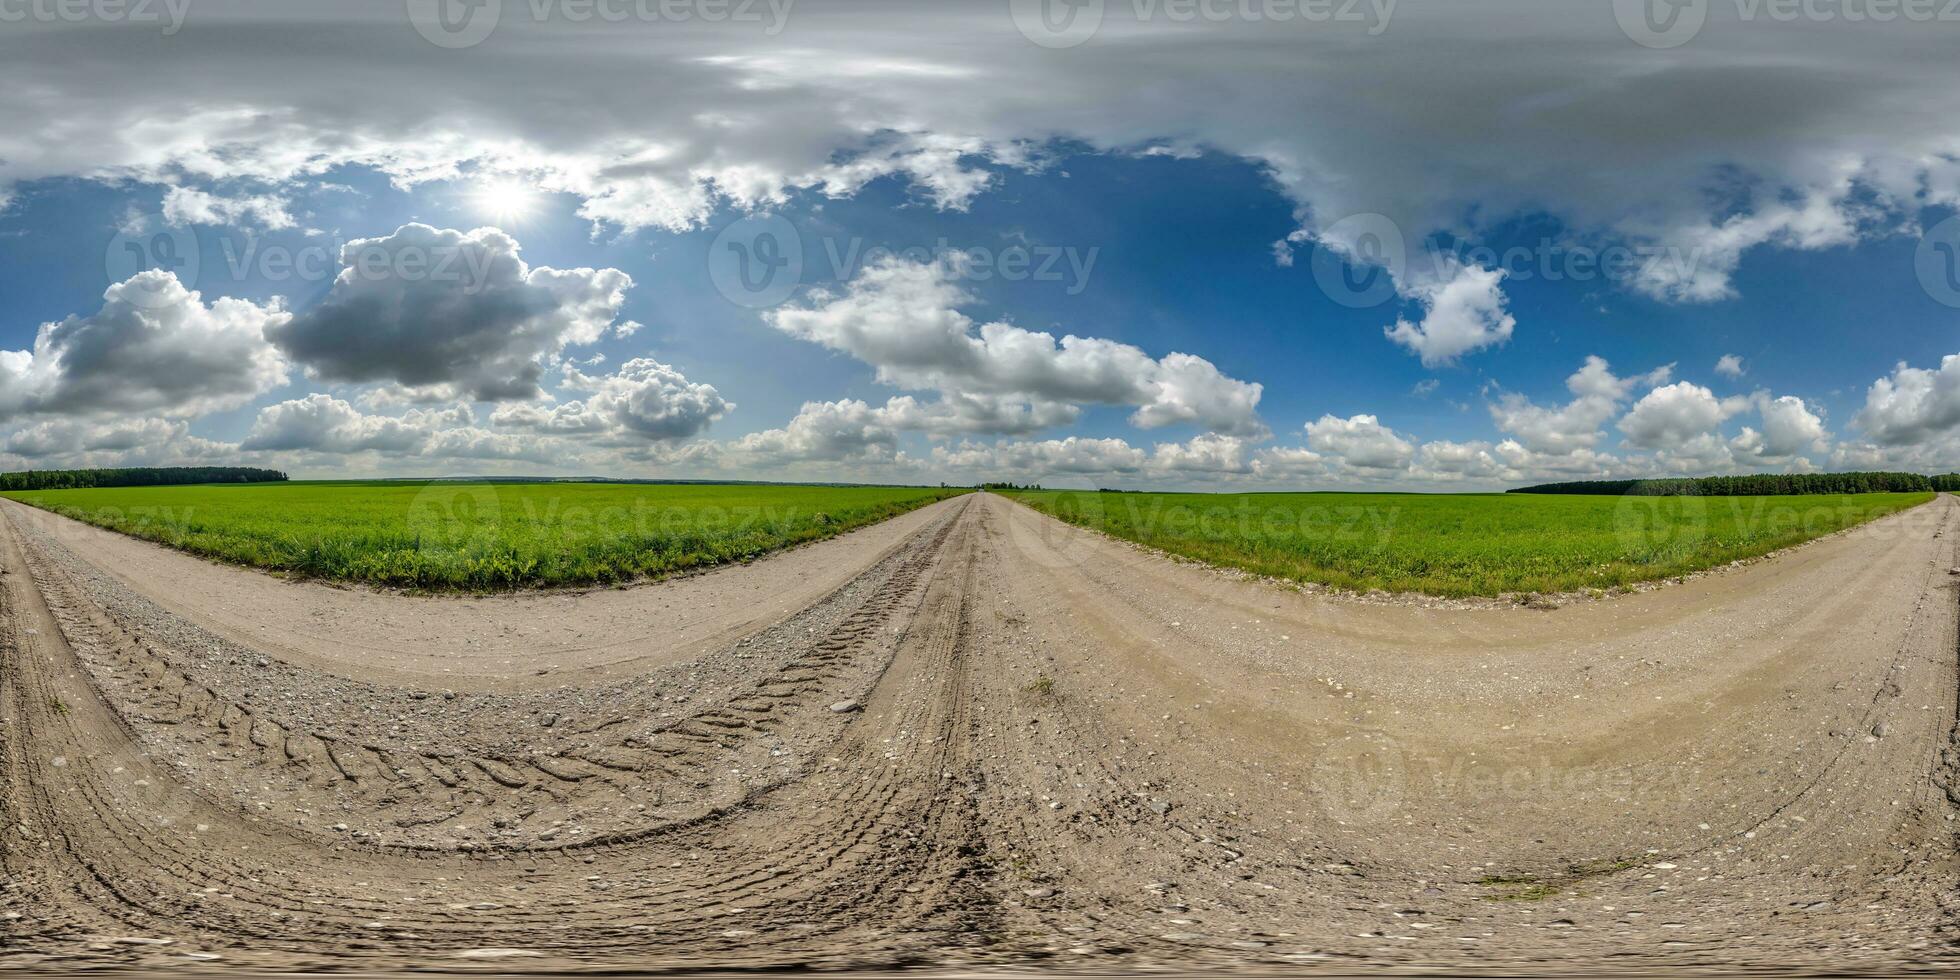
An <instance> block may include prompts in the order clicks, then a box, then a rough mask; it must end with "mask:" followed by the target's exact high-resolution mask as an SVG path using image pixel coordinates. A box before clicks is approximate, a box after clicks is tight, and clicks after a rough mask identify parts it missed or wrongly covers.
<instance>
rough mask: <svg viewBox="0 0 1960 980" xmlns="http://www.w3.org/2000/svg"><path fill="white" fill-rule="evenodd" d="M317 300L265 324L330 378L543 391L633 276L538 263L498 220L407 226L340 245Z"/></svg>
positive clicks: (472, 392) (480, 392)
mask: <svg viewBox="0 0 1960 980" xmlns="http://www.w3.org/2000/svg"><path fill="white" fill-rule="evenodd" d="M341 264H342V269H341V272H340V274H339V275H338V276H337V277H335V279H334V283H333V287H332V289H331V290H330V291H329V292H328V294H327V296H326V298H325V299H323V300H322V301H321V302H320V303H319V305H318V306H315V307H313V308H312V309H310V310H307V311H306V312H304V313H301V314H299V315H298V316H295V317H293V318H292V319H291V320H289V321H286V322H283V323H280V324H277V325H275V326H273V328H272V329H270V330H268V331H267V336H268V338H270V339H271V340H272V342H273V343H275V344H277V345H278V346H279V348H280V349H281V350H283V351H285V353H286V354H287V355H288V356H289V357H291V358H292V359H293V360H294V361H295V362H297V363H299V364H301V365H303V366H304V367H305V368H306V370H307V372H308V373H309V374H311V375H312V376H314V377H317V378H320V379H322V380H326V381H345V382H387V383H393V384H398V385H403V386H406V387H409V388H416V389H434V390H436V391H438V392H439V393H441V394H443V395H463V396H468V397H471V398H475V399H477V400H481V401H502V400H509V399H527V398H535V397H537V396H538V395H539V394H540V393H541V389H540V387H539V382H540V380H541V379H542V378H543V376H544V372H545V369H546V367H547V366H548V362H549V361H550V360H551V359H552V358H555V357H556V356H557V355H558V354H559V353H560V352H561V351H563V350H564V349H565V347H567V346H568V345H574V344H590V343H593V342H594V341H597V340H598V339H599V338H600V337H601V336H602V335H603V334H604V333H605V331H606V328H607V327H609V326H611V325H612V323H613V321H614V320H615V319H616V318H617V317H618V315H619V308H620V305H621V304H622V303H623V302H624V301H625V295H626V290H627V289H629V288H631V287H632V285H633V280H632V278H631V277H630V276H628V275H626V273H624V272H620V271H619V270H617V269H597V270H594V269H569V270H561V269H551V268H545V267H539V268H532V267H531V266H529V265H527V264H526V263H525V262H524V260H523V259H522V258H521V257H519V255H518V244H517V241H516V240H515V239H513V238H511V237H510V236H509V235H506V234H504V233H503V232H501V231H498V230H497V229H495V228H478V229H476V230H475V231H469V232H462V231H454V230H446V229H437V228H431V227H429V226H428V225H422V224H408V225H403V226H402V227H400V228H398V229H396V230H395V231H394V232H393V233H392V234H390V235H388V236H386V237H383V238H368V239H359V240H356V241H352V242H349V243H348V244H347V245H346V246H345V247H344V248H343V249H342V250H341Z"/></svg>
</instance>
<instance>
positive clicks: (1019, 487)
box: [980, 483, 1041, 490]
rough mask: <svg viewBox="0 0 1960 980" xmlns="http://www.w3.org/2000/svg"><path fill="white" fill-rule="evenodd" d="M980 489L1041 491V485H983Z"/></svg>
mask: <svg viewBox="0 0 1960 980" xmlns="http://www.w3.org/2000/svg"><path fill="white" fill-rule="evenodd" d="M980 489H982V490H1039V489H1041V484H1039V483H1026V484H1023V483H982V484H980Z"/></svg>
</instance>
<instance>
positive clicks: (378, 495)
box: [5, 482, 960, 590]
mask: <svg viewBox="0 0 1960 980" xmlns="http://www.w3.org/2000/svg"><path fill="white" fill-rule="evenodd" d="M959 492H960V491H958V490H940V489H926V488H901V487H821V486H737V485H714V486H707V485H691V484H690V485H652V484H616V483H396V482H356V483H258V484H226V485H202V486H175V487H118V488H104V489H87V490H39V491H19V492H11V493H7V494H5V496H7V497H11V498H13V499H15V500H19V501H22V502H24V503H28V504H32V505H34V506H36V507H42V508H45V509H47V510H51V511H54V512H56V513H60V514H64V515H67V516H69V517H73V518H76V519H79V520H82V521H86V522H88V523H90V524H95V525H98V526H101V527H106V528H110V529H113V530H116V531H121V532H124V533H126V534H132V535H135V536H137V537H141V538H148V539H150V540H152V541H158V542H161V543H163V544H167V545H170V546H171V547H174V548H181V549H183V550H185V551H189V552H192V553H194V554H199V555H203V556H205V557H208V558H215V559H218V560H221V561H227V562H234V563H237V564H241V565H251V566H255V567H259V568H265V569H270V570H273V571H277V572H283V573H287V574H292V575H298V576H306V577H313V578H323V579H336V580H341V581H354V582H368V583H374V584H380V585H394V586H407V587H415V588H424V589H467V590H486V589H502V588H511V587H516V586H526V585H574V584H589V583H606V582H623V581H629V580H632V579H638V578H648V577H659V576H664V575H671V574H673V573H675V572H681V571H686V570H688V569H693V568H700V567H703V566H708V565H717V564H722V563H725V562H737V561H746V560H748V559H751V558H755V557H757V556H759V555H762V554H765V553H767V552H769V551H773V550H776V549H778V548H782V547H785V546H788V545H794V544H800V543H802V542H806V541H814V540H817V539H820V538H826V537H830V536H832V535H836V534H839V533H842V532H844V531H848V530H851V529H852V528H857V527H863V526H864V525H866V524H872V523H875V522H877V521H881V520H884V519H885V518H888V517H893V516H896V515H898V514H902V513H904V512H906V511H908V510H912V509H914V508H916V507H919V506H922V505H924V504H928V503H931V502H933V501H936V500H943V499H945V498H946V497H949V496H953V495H955V494H957V493H959Z"/></svg>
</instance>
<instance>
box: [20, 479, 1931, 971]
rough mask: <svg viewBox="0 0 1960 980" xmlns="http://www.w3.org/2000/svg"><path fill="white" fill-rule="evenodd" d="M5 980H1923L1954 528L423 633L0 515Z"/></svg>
mask: <svg viewBox="0 0 1960 980" xmlns="http://www.w3.org/2000/svg"><path fill="white" fill-rule="evenodd" d="M0 518H4V519H3V520H0V572H4V574H0V603H3V604H4V605H0V615H3V616H4V619H3V620H0V870H4V873H5V880H4V882H0V967H16V968H21V967H34V966H39V967H44V968H51V969H70V968H75V967H80V966H90V967H115V966H128V967H136V968H142V969H146V970H155V969H158V968H178V969H204V970H214V969H255V968H328V967H332V968H343V969H363V970H371V971H385V970H391V969H399V968H401V967H404V966H423V967H433V968H443V969H457V970H469V969H485V970H491V969H494V970H502V971H508V970H541V969H552V968H579V969H600V968H636V969H660V968H672V969H703V968H764V967H787V966H799V965H806V964H814V965H818V966H822V967H826V968H834V969H863V970H875V969H890V968H913V969H917V968H923V967H932V968H938V969H945V970H970V971H983V972H985V971H992V970H1022V969H1044V970H1051V969H1052V970H1070V971H1077V972H1111V971H1126V970H1138V969H1183V970H1201V971H1207V972H1218V971H1225V970H1235V969H1236V970H1246V971H1267V972H1287V973H1298V972H1303V971H1315V970H1319V971H1326V972H1353V971H1357V970H1366V969H1377V968H1379V969H1392V970H1422V969H1434V970H1460V969H1466V968H1467V969H1484V970H1492V971H1507V972H1531V971H1543V972H1571V971H1575V970H1603V971H1615V972H1636V971H1649V972H1651V971H1665V972H1668V973H1679V972H1685V971H1692V970H1703V969H1718V968H1725V967H1737V966H1739V967H1744V968H1749V969H1753V970H1758V971H1773V970H1782V971H1793V972H1798V971H1817V970H1836V971H1848V970H1866V971H1874V972H1898V971H1904V970H1915V969H1916V970H1935V969H1946V970H1952V969H1955V968H1960V888H1956V885H1955V882H1956V881H1960V836H1956V835H1960V823H1956V820H1955V817H1956V815H1960V729H1956V683H1957V682H1960V596H1957V594H1956V593H1957V591H1960V576H1956V575H1953V574H1950V570H1951V569H1953V568H1954V567H1955V566H1956V565H1960V561H1957V560H1956V550H1955V542H1956V541H1960V501H1956V500H1955V498H1952V497H1942V498H1940V499H1939V500H1938V501H1936V502H1935V503H1932V504H1929V505H1927V506H1923V507H1920V508H1917V509H1915V510H1912V511H1908V512H1906V513H1904V514H1900V515H1896V516H1894V517H1891V518H1888V519H1886V520H1883V521H1880V522H1877V523H1875V524H1873V525H1870V526H1867V527H1865V528H1861V529H1859V530H1857V531H1854V532H1851V533H1848V534H1845V535H1840V536H1836V537H1832V538H1829V539H1826V540H1822V541H1818V542H1815V543H1813V544H1811V545H1809V546H1806V547H1803V548H1799V549H1795V550H1793V551H1791V552H1788V553H1786V554H1783V555H1780V556H1778V557H1776V558H1773V559H1770V560H1768V561H1764V562H1760V563H1757V564H1754V565H1750V566H1747V567H1743V568H1737V569H1733V570H1729V571H1725V572H1722V573H1719V574H1715V575H1711V576H1707V577H1704V578H1699V579H1696V580H1694V581H1691V582H1689V583H1687V584H1684V585H1679V586H1675V587H1671V588H1667V589H1662V590H1659V591H1655V592H1650V593H1645V594H1640V595H1634V596H1628V597H1624V598H1619V599H1613V600H1608V601H1602V602H1595V603H1585V604H1580V605H1575V606H1571V607H1567V608H1564V609H1558V610H1550V611H1547V610H1531V609H1521V608H1520V609H1424V608H1409V607H1396V606H1385V605H1378V604H1368V603H1360V602H1349V601H1344V600H1341V599H1339V598H1333V597H1326V596H1314V595H1309V594H1302V593H1299V592H1293V591H1288V590H1283V589H1279V588H1275V587H1273V586H1271V585H1268V584H1264V583H1259V582H1252V581H1244V580H1241V579H1237V578H1234V577H1233V576H1229V575H1224V574H1220V573H1216V572H1212V571H1210V570H1207V569H1203V568H1198V567H1194V566H1191V565H1189V564H1186V563H1180V562H1175V561H1170V560H1167V559H1163V558H1160V557H1155V556H1152V555H1150V554H1148V553H1146V552H1144V551H1142V550H1140V549H1136V548H1134V547H1131V546H1128V545H1125V544H1122V543H1119V542H1114V541H1110V540H1108V539H1105V538H1102V537H1100V536H1097V535H1094V534H1090V533H1087V532H1083V531H1080V530H1077V529H1074V528H1070V527H1067V526H1066V525H1062V524H1060V523H1058V522H1056V521H1053V520H1051V519H1049V518H1046V517H1043V516H1041V515H1038V514H1035V513H1033V512H1032V511H1029V510H1027V509H1025V508H1022V507H1020V506H1018V505H1015V504H1012V503H1010V502H1008V501H1006V500H1003V499H1001V498H999V497H995V496H991V495H974V496H969V497H964V498H959V499H957V500H953V501H948V502H946V503H943V504H939V505H935V506H933V507H929V508H926V509H924V510H921V511H918V512H915V513H913V514H910V515H907V516H906V517H903V518H899V519H898V520H896V521H893V522H889V523H887V524H884V525H880V526H878V527H874V528H869V529H865V530H861V531H858V532H855V533H853V534H851V535H847V536H845V537H842V538H839V539H836V540H833V541H830V542H825V543H822V544H819V545H813V546H811V547H809V548H805V549H800V550H798V551H795V552H791V553H788V554H785V555H782V556H778V557H775V558H771V559H768V560H766V561H762V562H758V563H756V564H754V565H752V566H748V567H744V568H736V569H728V570H724V571H720V572H715V573H712V574H709V575H703V576H698V577H695V578H691V579H686V580H682V581H677V582H670V583H665V584H657V585H648V586H641V587H638V588H634V589H627V590H616V591H610V592H594V593H585V594H562V595H554V596H534V597H507V598H491V599H467V600H458V599H431V598H415V597H404V596H398V595H388V594H383V593H376V592H369V591H357V590H341V589H332V588H326V587H322V586H317V585H307V584H295V583H288V582H281V581H277V580H274V579H270V578H267V577H264V576H261V575H257V574H255V573H251V572H246V571H241V570H237V569H228V568H219V567H214V566H210V565H207V564H204V563H202V562H199V561H197V560H195V559H190V558H186V557H184V556H181V555H176V554H172V553H170V552H168V551H165V550H163V549H161V548H157V547H155V546H152V545H148V544H144V543H141V542H135V541H129V540H126V539H121V538H116V537H113V536H107V535H103V534H101V533H99V532H92V531H84V530H82V529H80V528H79V527H77V526H71V525H70V524H69V523H68V522H64V521H62V520H60V519H58V518H52V517H49V516H47V515H43V514H39V513H37V512H30V511H27V510H25V509H24V508H20V507H18V506H16V505H11V504H7V505H3V506H0Z"/></svg>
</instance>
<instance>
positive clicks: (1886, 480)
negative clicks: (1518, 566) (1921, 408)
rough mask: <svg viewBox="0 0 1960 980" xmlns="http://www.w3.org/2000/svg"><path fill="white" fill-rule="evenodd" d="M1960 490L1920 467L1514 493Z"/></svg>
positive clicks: (1549, 486)
mask: <svg viewBox="0 0 1960 980" xmlns="http://www.w3.org/2000/svg"><path fill="white" fill-rule="evenodd" d="M1929 490H1960V475H1951V476H1921V475H1920V474H1918V473H1767V474H1762V475H1759V476H1705V477H1700V478H1698V479H1695V478H1680V479H1665V480H1580V481H1577V482H1574V483H1545V484H1540V485H1539V486H1535V487H1520V488H1518V489H1516V490H1512V491H1510V492H1511V493H1566V494H1597V495H1602V496H1615V497H1621V496H1634V497H1776V496H1785V495H1790V494H1801V493H1915V492H1921V493H1923V492H1925V491H1929Z"/></svg>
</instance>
